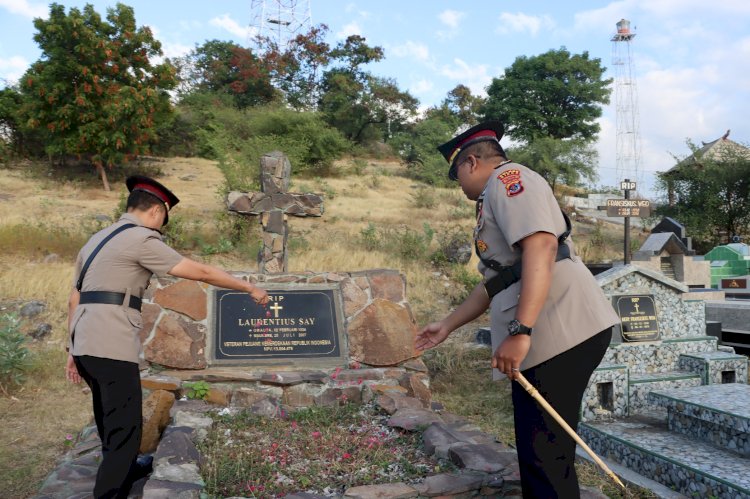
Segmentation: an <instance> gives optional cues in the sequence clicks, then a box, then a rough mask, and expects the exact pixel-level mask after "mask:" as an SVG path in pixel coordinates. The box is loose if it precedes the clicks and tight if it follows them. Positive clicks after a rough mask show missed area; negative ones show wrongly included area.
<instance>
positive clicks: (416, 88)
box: [409, 80, 435, 95]
mask: <svg viewBox="0 0 750 499" xmlns="http://www.w3.org/2000/svg"><path fill="white" fill-rule="evenodd" d="M434 86H435V85H434V84H433V83H432V81H430V80H419V81H417V82H415V83H413V84H412V85H411V86H409V90H410V91H411V93H413V94H416V95H419V94H425V93H427V92H429V91H431V90H432V89H433V88H434Z"/></svg>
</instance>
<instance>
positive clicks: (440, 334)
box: [414, 321, 451, 351]
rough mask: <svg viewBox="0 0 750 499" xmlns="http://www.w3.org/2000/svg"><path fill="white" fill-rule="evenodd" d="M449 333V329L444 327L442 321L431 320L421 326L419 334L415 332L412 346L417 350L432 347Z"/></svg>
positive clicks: (443, 339)
mask: <svg viewBox="0 0 750 499" xmlns="http://www.w3.org/2000/svg"><path fill="white" fill-rule="evenodd" d="M450 334H451V331H450V330H449V329H448V328H447V327H445V324H443V322H442V321H440V322H431V323H429V324H427V325H426V326H425V327H423V328H422V330H421V331H420V332H419V334H417V338H416V341H415V342H414V346H415V348H416V349H417V350H419V351H422V350H427V349H428V348H434V347H436V346H438V345H439V344H441V343H442V342H443V341H445V339H446V338H447V337H448V335H450Z"/></svg>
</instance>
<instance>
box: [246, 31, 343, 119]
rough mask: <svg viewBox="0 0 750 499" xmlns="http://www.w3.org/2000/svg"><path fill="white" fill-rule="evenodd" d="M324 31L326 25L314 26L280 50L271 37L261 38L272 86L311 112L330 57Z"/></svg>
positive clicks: (289, 99)
mask: <svg viewBox="0 0 750 499" xmlns="http://www.w3.org/2000/svg"><path fill="white" fill-rule="evenodd" d="M327 33H328V26H326V25H325V24H319V25H317V26H314V27H312V28H311V29H310V31H308V32H307V33H305V34H299V35H297V36H296V37H295V38H294V39H293V40H291V42H290V43H289V44H288V45H287V47H286V48H285V49H284V50H283V51H282V50H280V48H279V47H277V46H276V45H275V44H273V43H272V42H271V41H270V39H261V40H260V42H261V45H263V46H265V49H264V56H263V57H264V60H265V61H266V64H267V65H268V67H269V68H270V71H271V77H272V79H273V82H274V85H275V86H276V87H277V88H278V89H279V90H281V92H282V93H283V94H284V96H285V97H286V102H287V104H289V105H290V106H291V107H292V108H294V109H297V110H306V111H311V110H314V109H316V107H317V105H318V101H319V100H320V84H321V77H322V71H323V69H324V68H326V67H327V66H328V65H329V64H330V63H331V57H332V56H331V47H330V46H329V45H328V44H327V43H326V42H325V41H324V39H325V36H326V34H327Z"/></svg>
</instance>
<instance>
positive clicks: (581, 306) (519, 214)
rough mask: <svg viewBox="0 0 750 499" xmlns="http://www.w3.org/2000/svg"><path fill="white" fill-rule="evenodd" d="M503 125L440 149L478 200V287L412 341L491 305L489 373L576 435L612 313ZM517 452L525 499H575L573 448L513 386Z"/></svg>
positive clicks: (424, 342) (438, 338)
mask: <svg viewBox="0 0 750 499" xmlns="http://www.w3.org/2000/svg"><path fill="white" fill-rule="evenodd" d="M502 135H503V126H502V124H501V123H499V122H487V123H482V124H480V125H477V126H475V127H472V128H470V129H469V130H467V131H466V132H464V133H462V134H460V135H458V136H456V137H454V138H453V139H451V140H450V141H448V142H446V143H445V144H442V145H441V146H439V147H438V150H439V151H440V152H441V153H442V154H443V156H444V157H445V159H446V160H447V161H448V163H449V164H450V169H449V171H448V176H449V177H450V178H451V179H452V180H458V182H459V184H460V185H461V189H462V190H463V192H464V194H465V195H466V197H468V198H469V199H471V200H473V201H476V202H477V210H476V214H477V225H476V228H475V230H474V246H475V249H476V252H477V255H478V256H479V259H480V263H479V271H480V272H481V273H482V275H483V277H484V279H483V281H482V282H481V283H480V284H479V285H478V286H477V287H476V288H475V289H474V290H473V291H472V292H471V294H470V295H469V297H468V298H467V299H466V300H465V301H464V302H463V303H462V304H461V305H460V306H459V307H458V308H456V310H454V311H453V312H451V313H450V314H449V315H448V316H447V317H445V318H444V319H443V320H441V321H439V322H433V323H431V324H428V325H426V326H425V327H424V328H423V329H422V330H421V331H420V333H419V334H418V335H417V340H416V347H417V349H419V350H424V349H427V348H433V347H435V346H437V345H438V344H439V343H441V342H443V341H444V340H445V339H446V338H447V337H448V335H449V334H450V333H451V332H452V331H453V330H455V329H456V328H458V327H460V326H462V325H464V324H466V323H468V322H470V321H472V320H474V319H476V318H477V317H479V316H480V315H481V314H482V313H484V311H485V310H487V308H488V307H489V308H490V325H491V336H492V348H493V349H494V354H493V356H492V367H493V368H494V370H493V376H494V377H495V378H496V379H498V378H500V377H502V375H506V376H508V377H510V378H511V379H515V378H516V376H517V373H518V372H521V373H522V374H523V375H524V376H525V377H526V378H527V379H528V381H529V382H530V383H531V384H532V385H533V386H534V387H536V389H537V390H538V391H539V392H540V393H541V395H542V396H543V397H544V398H545V399H546V400H547V401H548V402H549V403H550V404H551V405H552V407H554V408H555V409H557V411H558V412H559V413H560V415H561V416H562V417H563V418H564V419H565V421H566V422H567V423H568V424H569V425H570V426H571V427H573V428H575V427H576V426H577V424H578V418H579V407H580V405H581V399H582V397H583V392H584V390H585V389H586V385H587V383H588V381H589V378H590V377H591V374H592V372H593V370H594V369H595V368H596V366H597V365H598V364H599V362H600V361H601V359H602V357H603V356H604V352H605V351H606V350H607V346H608V345H609V341H610V336H611V330H610V328H611V326H612V325H613V324H615V323H617V322H618V318H617V315H616V314H615V312H614V310H613V308H612V306H611V305H610V303H609V302H608V301H607V299H606V297H605V296H604V293H602V290H601V288H600V287H599V285H598V284H597V282H596V280H595V279H594V277H593V276H592V274H591V272H589V270H588V269H587V268H586V266H585V265H584V264H583V262H581V260H580V259H579V258H578V257H577V256H576V255H575V253H574V251H573V245H572V242H571V240H570V237H569V236H570V230H571V227H570V221H569V220H568V218H567V216H565V214H564V213H563V212H562V211H561V210H560V207H559V206H558V204H557V201H556V199H555V197H554V195H553V194H552V190H551V189H550V187H549V185H548V184H547V182H546V181H545V180H544V179H543V178H542V177H541V176H540V175H538V174H537V173H536V172H534V171H532V170H530V169H529V168H527V167H525V166H523V165H520V164H517V163H513V162H512V161H511V160H509V159H508V158H507V157H506V156H505V152H504V151H503V148H502V147H501V146H500V143H499V140H500V138H501V137H502ZM512 390H513V393H512V398H513V410H514V418H515V432H516V446H517V449H518V461H519V465H520V471H521V483H522V487H523V496H524V497H525V498H555V497H561V498H565V499H571V498H576V497H579V495H580V492H579V488H578V479H577V477H576V473H575V467H574V465H573V460H574V457H575V442H574V440H573V439H572V438H571V437H570V436H568V435H567V433H565V432H564V431H563V429H562V428H561V427H560V425H559V424H558V423H557V422H556V421H555V420H554V419H553V418H552V417H551V416H549V415H548V414H547V413H546V412H545V411H544V410H543V409H542V408H541V407H539V406H538V405H537V402H536V401H535V400H534V399H533V398H532V397H531V396H530V395H529V394H528V393H526V391H525V390H524V389H523V388H522V387H521V386H520V385H519V384H518V383H513V384H512Z"/></svg>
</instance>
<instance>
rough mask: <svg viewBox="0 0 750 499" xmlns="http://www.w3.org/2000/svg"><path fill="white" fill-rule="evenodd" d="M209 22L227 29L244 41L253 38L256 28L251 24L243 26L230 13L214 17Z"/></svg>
mask: <svg viewBox="0 0 750 499" xmlns="http://www.w3.org/2000/svg"><path fill="white" fill-rule="evenodd" d="M208 24H210V25H211V26H215V27H217V28H221V29H223V30H226V31H228V32H230V33H231V34H233V35H234V36H236V37H237V38H240V39H242V40H243V41H244V40H247V39H249V38H252V37H253V36H254V35H255V29H254V28H252V27H250V26H241V25H240V24H239V23H238V22H237V21H235V20H234V19H232V18H231V17H229V14H224V15H223V16H220V17H214V18H213V19H211V20H210V21H208Z"/></svg>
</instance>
